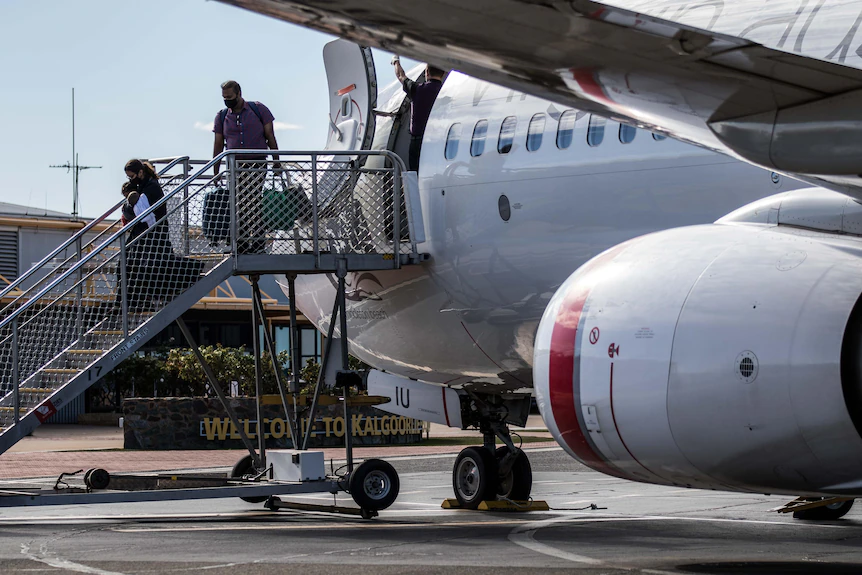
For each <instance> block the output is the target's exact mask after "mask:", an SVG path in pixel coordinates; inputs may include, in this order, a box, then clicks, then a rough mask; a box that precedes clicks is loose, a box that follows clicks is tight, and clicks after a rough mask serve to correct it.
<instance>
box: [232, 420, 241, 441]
mask: <svg viewBox="0 0 862 575" xmlns="http://www.w3.org/2000/svg"><path fill="white" fill-rule="evenodd" d="M230 438H231V439H239V430H238V429H237V428H236V425H234V424H233V422H232V421H231V422H230Z"/></svg>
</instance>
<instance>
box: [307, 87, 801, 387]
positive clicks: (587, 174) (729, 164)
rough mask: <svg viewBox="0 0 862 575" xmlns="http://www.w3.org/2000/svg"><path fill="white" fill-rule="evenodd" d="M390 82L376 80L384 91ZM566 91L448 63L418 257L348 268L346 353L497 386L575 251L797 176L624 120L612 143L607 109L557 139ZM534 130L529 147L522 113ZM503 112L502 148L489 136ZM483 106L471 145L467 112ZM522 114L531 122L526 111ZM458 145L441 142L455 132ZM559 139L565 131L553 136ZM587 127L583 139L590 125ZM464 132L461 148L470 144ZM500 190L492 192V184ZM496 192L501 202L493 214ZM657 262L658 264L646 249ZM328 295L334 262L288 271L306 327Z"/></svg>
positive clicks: (423, 179)
mask: <svg viewBox="0 0 862 575" xmlns="http://www.w3.org/2000/svg"><path fill="white" fill-rule="evenodd" d="M399 91H400V86H399V85H398V84H393V85H390V86H389V87H387V88H386V89H384V90H382V91H381V92H380V95H379V96H378V101H379V102H387V101H389V102H391V101H393V100H397V99H398V93H399ZM565 110H566V108H565V107H562V106H559V105H556V104H553V103H551V102H548V101H545V100H541V99H538V98H535V97H532V96H527V95H525V94H520V93H517V92H514V91H512V90H509V89H506V88H501V87H498V86H495V85H492V84H489V83H487V82H484V81H480V80H476V79H474V78H470V77H467V76H465V75H462V74H459V73H456V72H453V73H451V74H449V76H448V77H447V79H446V81H445V83H444V86H443V88H442V90H441V92H440V94H439V96H438V98H437V100H436V103H435V105H434V108H433V111H432V114H431V118H430V120H429V123H428V127H427V130H426V132H425V137H424V140H423V145H422V154H421V163H420V169H419V189H420V196H421V203H422V213H423V219H424V226H425V230H426V235H427V238H428V241H427V242H425V243H423V244H420V246H419V248H420V251H421V252H424V253H427V254H429V255H430V261H428V262H427V263H425V264H423V265H415V266H407V267H404V268H402V269H401V270H398V271H390V272H375V273H357V274H352V273H351V274H349V275H348V278H347V281H348V284H349V288H348V289H349V294H348V297H349V300H348V335H349V340H350V350H351V353H353V354H354V355H356V356H357V357H359V358H360V359H362V360H363V361H365V362H367V363H369V364H370V365H372V366H374V367H376V368H378V369H383V370H386V371H388V372H392V373H394V374H397V375H401V376H404V377H411V378H416V379H420V380H424V381H429V382H436V383H446V384H448V385H450V386H454V387H460V386H462V385H466V384H469V385H470V386H472V387H473V388H474V389H481V388H482V387H483V386H486V385H487V386H490V387H491V388H493V389H494V390H496V391H497V392H502V391H511V392H515V391H529V390H530V388H532V382H533V376H532V362H533V341H534V338H535V335H536V329H537V326H538V323H539V320H540V319H541V317H542V313H543V312H544V310H545V308H546V306H547V305H548V302H549V301H550V298H551V297H552V295H553V294H554V292H555V291H556V290H557V288H558V287H559V286H560V285H561V284H562V283H563V282H564V281H565V280H566V278H567V277H568V276H569V275H570V274H571V273H572V272H573V271H574V270H576V269H577V268H578V267H579V266H581V265H582V264H583V263H584V262H586V261H587V260H589V259H590V258H592V257H593V256H595V255H596V254H598V253H600V252H602V251H603V250H605V249H607V248H609V247H611V246H613V245H616V244H618V243H620V242H622V241H625V240H628V239H630V238H634V237H636V236H640V235H643V234H646V233H649V232H653V231H657V230H663V229H667V228H673V227H678V226H685V225H691V224H700V223H709V222H713V221H714V220H716V219H718V218H720V217H721V216H723V215H725V214H727V213H729V212H731V211H732V210H734V209H735V208H738V207H739V206H742V205H745V204H747V203H749V202H752V201H754V200H757V199H759V198H762V197H765V196H768V195H771V194H774V193H776V192H778V191H782V190H789V189H794V188H798V187H801V186H802V184H800V183H798V182H796V181H795V180H791V179H787V178H783V177H782V178H777V177H776V178H775V179H776V180H778V181H777V183H776V182H775V181H773V174H770V173H769V172H765V171H763V170H761V169H759V168H755V167H752V166H750V165H747V164H745V163H742V162H739V161H736V160H732V159H730V158H728V157H725V156H722V155H719V154H716V153H713V152H709V151H707V150H704V149H701V148H697V147H694V146H691V145H688V144H685V143H682V142H679V141H675V140H672V139H664V140H656V139H654V138H653V137H652V135H651V133H650V132H648V131H645V130H637V132H636V134H635V137H634V140H633V141H631V142H630V143H623V142H622V139H624V137H625V133H623V138H621V134H620V124H618V123H616V122H613V121H608V122H607V124H606V125H605V126H604V131H603V139H602V141H601V143H600V144H599V145H589V144H588V137H587V134H588V126H589V123H590V115H589V114H578V118H577V121H576V122H575V124H574V131H573V134H572V138H571V145H570V146H569V147H567V148H565V149H560V148H559V147H558V145H557V140H558V127H559V122H558V120H559V118H560V114H561V113H562V112H564V111H565ZM537 114H540V115H544V120H545V122H544V129H543V130H542V131H541V138H542V139H541V144H540V145H538V146H537V145H535V144H536V139H535V138H536V134H533V138H534V139H533V140H532V145H531V146H530V147H531V148H533V150H534V151H529V150H528V149H527V135H528V127H529V125H530V124H531V118H533V117H534V116H536V115H537ZM508 117H515V118H516V119H517V125H516V128H515V132H514V139H513V143H512V147H511V150H510V151H509V152H508V153H499V152H498V140H499V137H500V131H501V125H502V123H503V120H504V119H505V118H508ZM480 120H487V136H486V138H485V145H484V151H483V152H482V153H481V155H475V156H474V155H472V154H471V139H472V134H473V131H474V127H475V126H476V124H477V122H478V121H480ZM536 123H537V124H538V123H539V120H538V119H537V121H536ZM455 124H460V138H458V146H457V152H456V153H454V154H453V153H452V143H451V142H450V148H449V149H450V153H449V156H450V157H451V159H447V158H446V155H445V148H446V140H447V135H448V134H450V131H451V132H452V133H456V132H458V128H455V129H454V130H452V126H453V125H455ZM562 140H563V143H565V140H566V138H565V136H563V137H562ZM593 143H595V140H594V141H593ZM475 151H476V150H475V148H474V149H473V152H474V153H475ZM501 196H505V200H504V199H502V198H501ZM501 203H502V204H505V203H508V205H509V211H510V217H509V219H508V221H504V219H503V217H502V216H503V215H504V214H501ZM657 265H661V264H660V263H657ZM334 297H335V289H334V287H333V282H332V278H326V277H323V276H307V277H306V278H300V280H298V281H297V304H298V305H299V308H300V309H301V310H302V312H303V313H304V314H305V315H306V316H307V317H308V318H309V319H310V320H311V321H312V322H313V323H314V324H315V325H316V326H317V327H318V328H320V329H322V330H325V329H326V328H327V326H328V322H329V317H328V313H329V311H330V310H331V309H332V302H333V299H334Z"/></svg>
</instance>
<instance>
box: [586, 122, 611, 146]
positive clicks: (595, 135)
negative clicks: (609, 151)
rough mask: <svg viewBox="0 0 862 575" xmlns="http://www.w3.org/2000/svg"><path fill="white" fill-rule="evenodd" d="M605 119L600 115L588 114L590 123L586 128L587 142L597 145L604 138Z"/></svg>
mask: <svg viewBox="0 0 862 575" xmlns="http://www.w3.org/2000/svg"><path fill="white" fill-rule="evenodd" d="M606 122H607V120H605V119H604V118H602V117H601V116H592V115H591V116H590V125H589V127H588V128H587V144H589V145H590V146H593V147H595V146H598V145H600V144H601V143H602V140H604V139H605V123H606Z"/></svg>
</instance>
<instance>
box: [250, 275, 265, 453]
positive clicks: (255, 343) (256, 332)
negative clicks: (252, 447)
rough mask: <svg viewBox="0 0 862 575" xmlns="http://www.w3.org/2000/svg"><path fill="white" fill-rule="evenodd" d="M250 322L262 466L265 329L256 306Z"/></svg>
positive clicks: (252, 310)
mask: <svg viewBox="0 0 862 575" xmlns="http://www.w3.org/2000/svg"><path fill="white" fill-rule="evenodd" d="M258 279H259V276H256V275H255V276H251V281H252V285H256V284H257V281H258ZM251 323H252V326H253V328H254V329H253V330H252V332H251V335H252V339H251V341H252V347H253V351H254V399H255V404H256V407H257V449H258V452H259V453H260V459H261V462H262V463H263V466H264V467H265V466H266V439H265V438H264V435H265V433H263V402H262V399H261V396H262V395H263V393H262V391H261V383H262V382H261V378H262V377H263V372H262V370H261V367H260V329H266V324H265V322H264V319H263V317H260V316H259V315H258V311H257V306H254V305H253V306H251Z"/></svg>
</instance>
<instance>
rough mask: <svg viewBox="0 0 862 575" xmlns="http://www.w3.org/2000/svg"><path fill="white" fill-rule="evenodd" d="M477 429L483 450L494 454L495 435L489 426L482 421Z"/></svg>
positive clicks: (495, 445)
mask: <svg viewBox="0 0 862 575" xmlns="http://www.w3.org/2000/svg"><path fill="white" fill-rule="evenodd" d="M479 429H480V431H481V432H482V445H484V447H485V449H487V450H488V451H490V452H491V453H494V451H496V450H497V435H496V434H495V433H494V429H493V428H492V427H491V424H490V423H487V422H484V421H483V422H482V423H481V424H480V426H479Z"/></svg>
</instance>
